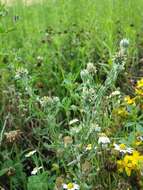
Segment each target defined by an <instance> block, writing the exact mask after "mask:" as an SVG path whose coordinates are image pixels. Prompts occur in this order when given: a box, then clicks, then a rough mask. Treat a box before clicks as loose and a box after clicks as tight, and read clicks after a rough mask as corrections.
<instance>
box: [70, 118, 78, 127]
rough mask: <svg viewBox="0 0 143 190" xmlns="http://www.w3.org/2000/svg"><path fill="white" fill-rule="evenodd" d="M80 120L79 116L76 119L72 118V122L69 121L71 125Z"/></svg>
mask: <svg viewBox="0 0 143 190" xmlns="http://www.w3.org/2000/svg"><path fill="white" fill-rule="evenodd" d="M77 122H79V120H78V119H77V118H75V119H72V120H71V121H70V122H69V125H73V124H75V123H77Z"/></svg>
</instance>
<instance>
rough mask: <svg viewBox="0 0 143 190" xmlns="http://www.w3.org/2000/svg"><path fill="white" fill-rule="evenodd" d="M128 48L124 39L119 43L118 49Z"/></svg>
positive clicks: (127, 41) (126, 40) (127, 43)
mask: <svg viewBox="0 0 143 190" xmlns="http://www.w3.org/2000/svg"><path fill="white" fill-rule="evenodd" d="M128 46H129V40H128V39H126V38H124V39H122V40H121V41H120V48H121V49H127V48H128Z"/></svg>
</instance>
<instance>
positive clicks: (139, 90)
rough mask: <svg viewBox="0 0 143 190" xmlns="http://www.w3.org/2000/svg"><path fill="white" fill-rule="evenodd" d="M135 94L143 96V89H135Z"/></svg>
mask: <svg viewBox="0 0 143 190" xmlns="http://www.w3.org/2000/svg"><path fill="white" fill-rule="evenodd" d="M135 92H136V94H137V95H139V96H143V89H138V88H135Z"/></svg>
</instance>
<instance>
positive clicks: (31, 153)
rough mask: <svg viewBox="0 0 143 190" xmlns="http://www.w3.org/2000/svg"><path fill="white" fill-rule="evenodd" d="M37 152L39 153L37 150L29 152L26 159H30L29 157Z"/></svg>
mask: <svg viewBox="0 0 143 190" xmlns="http://www.w3.org/2000/svg"><path fill="white" fill-rule="evenodd" d="M36 152H37V151H36V150H32V151H30V152H28V153H27V154H26V155H25V157H26V158H29V157H31V156H32V155H33V154H35V153H36Z"/></svg>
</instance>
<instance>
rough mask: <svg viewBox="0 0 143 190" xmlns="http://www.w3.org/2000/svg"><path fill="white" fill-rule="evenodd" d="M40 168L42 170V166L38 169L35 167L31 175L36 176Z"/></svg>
mask: <svg viewBox="0 0 143 190" xmlns="http://www.w3.org/2000/svg"><path fill="white" fill-rule="evenodd" d="M42 168H43V167H42V166H40V167H35V168H34V169H33V170H32V172H31V175H35V174H37V172H38V171H39V170H41V169H42Z"/></svg>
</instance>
